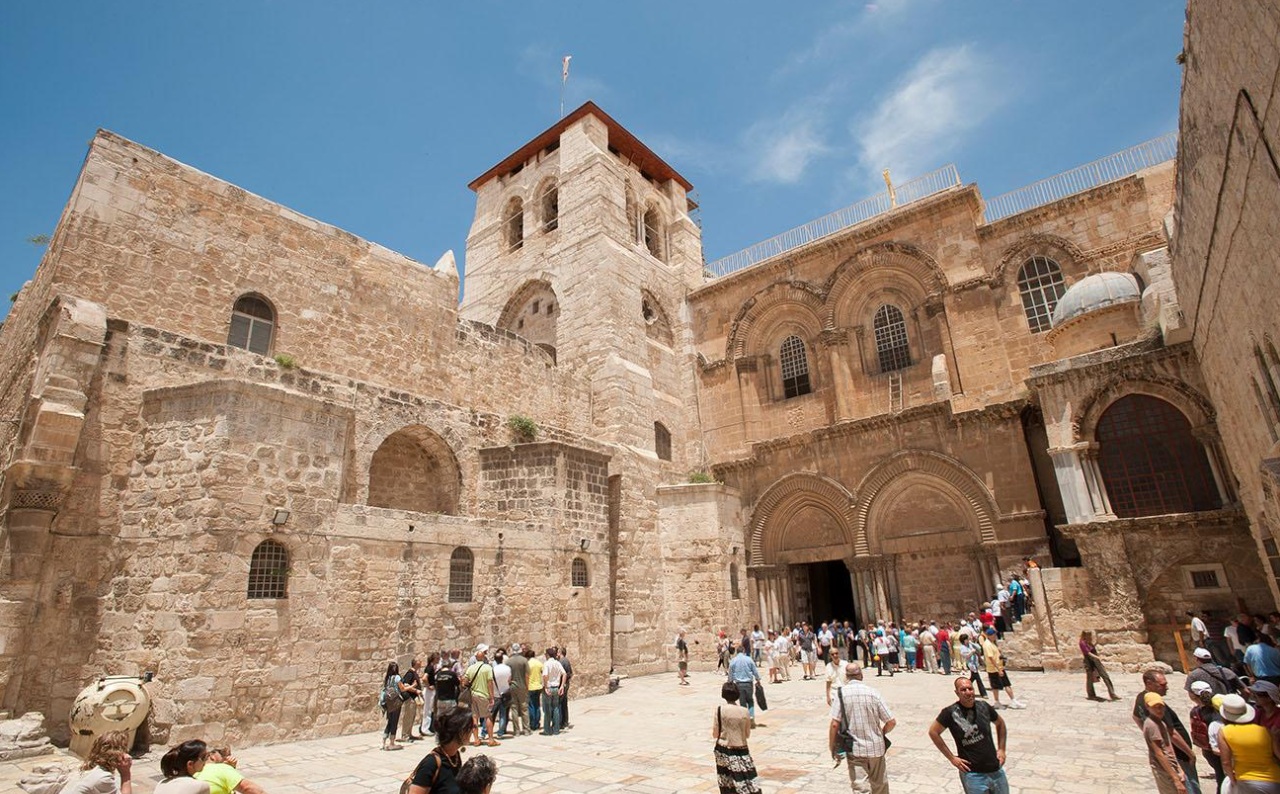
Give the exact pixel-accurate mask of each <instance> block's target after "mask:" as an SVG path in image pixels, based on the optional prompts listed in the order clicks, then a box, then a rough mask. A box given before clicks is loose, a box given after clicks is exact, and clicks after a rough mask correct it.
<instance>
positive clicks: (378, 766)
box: [0, 668, 1207, 794]
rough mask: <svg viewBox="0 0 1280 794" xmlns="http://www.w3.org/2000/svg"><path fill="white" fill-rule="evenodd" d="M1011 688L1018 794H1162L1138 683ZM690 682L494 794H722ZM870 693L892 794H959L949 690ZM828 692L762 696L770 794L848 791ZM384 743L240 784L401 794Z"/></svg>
mask: <svg viewBox="0 0 1280 794" xmlns="http://www.w3.org/2000/svg"><path fill="white" fill-rule="evenodd" d="M798 669H799V668H796V670H797V672H798ZM1012 677H1013V683H1014V688H1015V690H1016V692H1017V694H1018V698H1019V700H1021V701H1023V702H1024V703H1026V704H1027V708H1026V709H1024V710H1020V711H1011V710H1006V711H1004V712H1002V713H1003V714H1004V717H1005V720H1006V722H1007V723H1008V725H1009V742H1008V751H1009V759H1008V763H1007V765H1006V769H1007V771H1008V775H1009V780H1010V784H1011V789H1012V791H1013V792H1015V793H1016V794H1038V793H1039V792H1044V794H1049V793H1050V792H1053V793H1054V794H1073V793H1075V792H1078V793H1079V794H1106V793H1107V792H1116V794H1119V792H1124V794H1130V792H1133V791H1149V790H1154V788H1155V786H1154V783H1153V781H1152V779H1151V774H1150V772H1149V771H1148V767H1147V759H1146V750H1145V749H1144V747H1143V745H1142V738H1141V735H1140V734H1139V732H1138V731H1137V729H1136V728H1135V727H1134V725H1133V723H1132V722H1131V721H1130V719H1129V710H1130V708H1131V707H1132V705H1131V704H1132V703H1133V697H1134V695H1135V694H1136V693H1137V692H1138V691H1139V690H1140V689H1141V681H1140V678H1139V676H1137V675H1126V674H1119V675H1113V679H1114V680H1115V682H1116V686H1117V691H1118V693H1119V694H1120V695H1121V697H1122V700H1120V701H1119V702H1115V703H1110V702H1108V703H1097V702H1091V701H1088V700H1086V699H1085V698H1084V678H1083V676H1082V675H1080V674H1076V675H1070V674H1065V673H1026V672H1021V673H1018V672H1015V673H1012ZM690 681H691V683H692V686H687V687H682V686H679V685H678V684H677V681H676V675H675V673H669V674H664V675H656V676H646V677H643V678H633V679H627V680H625V681H623V683H622V687H621V688H620V689H619V690H618V691H617V692H614V693H612V694H609V695H602V696H598V697H592V698H586V699H583V700H575V701H573V702H572V706H571V709H570V710H571V712H572V714H571V716H572V720H573V726H574V727H573V729H572V730H569V731H566V732H564V733H562V734H560V735H559V736H556V737H546V736H539V735H534V736H527V737H518V738H515V739H509V740H507V741H504V742H503V743H502V746H501V747H497V748H482V749H484V751H485V752H487V753H490V754H491V755H492V756H493V758H494V759H495V760H496V761H497V763H498V782H497V784H496V785H495V786H494V788H493V791H494V792H495V794H506V793H508V792H524V791H535V790H536V791H539V792H542V794H555V793H556V792H590V791H635V792H649V793H650V794H658V793H659V792H707V791H716V780H715V767H714V763H713V761H712V754H711V745H712V740H711V733H710V731H711V720H712V716H713V714H714V710H715V706H716V704H717V703H718V702H719V690H720V683H721V681H722V679H721V678H720V677H719V676H717V675H715V674H714V673H711V672H697V673H694V674H692V675H691V677H690ZM866 682H867V683H869V684H871V685H872V686H873V687H875V688H876V689H878V690H879V691H880V692H881V693H882V694H883V695H884V697H885V699H886V700H887V701H888V703H889V707H890V709H891V710H892V711H893V712H894V716H895V717H896V718H897V720H898V727H897V729H896V730H895V731H894V732H893V733H892V734H891V738H892V739H893V747H892V748H891V749H890V750H889V756H888V769H889V782H890V788H891V790H892V791H894V792H898V793H901V792H929V794H936V792H946V791H959V790H960V786H959V782H958V780H957V777H956V773H955V772H954V770H953V768H952V767H951V766H950V765H949V764H948V763H947V762H946V760H945V759H944V758H943V757H942V755H941V754H939V753H938V752H937V750H936V749H935V748H934V747H933V744H932V743H931V742H930V741H929V737H928V735H927V733H926V731H927V730H928V727H929V725H930V723H931V722H932V720H933V718H934V716H936V715H937V713H938V711H939V710H940V709H941V708H942V707H943V706H945V705H947V704H949V703H951V702H952V701H953V700H954V697H953V694H952V688H951V687H952V684H951V680H950V679H948V678H945V677H943V676H941V675H929V674H926V673H915V674H912V675H907V674H899V675H897V676H895V677H893V678H889V677H887V676H886V677H884V678H876V677H875V676H874V673H872V674H871V675H870V676H869V677H868V678H867V679H866ZM1182 682H1183V677H1182V675H1181V674H1173V675H1171V676H1170V680H1169V690H1170V695H1171V701H1170V702H1171V703H1173V704H1175V705H1176V707H1177V708H1178V710H1179V712H1185V711H1186V710H1187V707H1188V705H1189V704H1188V703H1187V701H1186V699H1185V697H1184V696H1183V695H1182ZM823 688H824V687H823V683H822V682H820V681H801V680H799V678H798V676H796V677H794V678H793V680H792V681H790V682H787V683H783V684H777V685H767V684H766V689H767V695H768V699H769V704H770V709H769V710H768V711H767V712H764V713H763V714H761V715H759V716H758V717H757V719H758V721H759V722H762V723H763V726H762V727H760V728H758V729H757V730H756V731H754V732H753V733H752V736H751V742H750V743H751V752H752V755H753V756H754V758H755V761H756V766H757V767H758V769H759V771H760V782H761V787H762V789H763V790H764V791H765V792H767V793H768V794H784V793H788V792H805V794H819V793H821V792H847V791H849V782H848V776H847V773H846V771H845V767H844V766H843V765H841V766H840V768H839V769H833V768H832V761H831V759H830V757H829V756H828V754H827V750H826V741H827V740H826V736H827V725H828V718H827V707H826V705H825V698H824V694H823ZM380 738H381V737H380V735H379V734H378V733H363V734H356V735H351V736H342V737H337V738H331V739H316V740H310V741H300V742H291V743H287V744H276V745H267V746H259V747H249V748H245V749H244V750H243V751H239V752H237V753H236V755H237V756H238V757H239V759H240V769H241V771H242V772H243V773H244V774H245V776H246V777H248V778H249V779H250V780H253V781H255V782H257V783H259V784H261V785H263V786H264V787H265V788H266V790H267V792H268V793H269V794H308V793H309V792H317V793H322V794H371V793H372V792H390V794H394V793H395V792H396V791H397V790H398V787H399V785H400V782H401V780H403V779H404V777H405V776H406V775H407V774H408V773H409V772H410V771H411V770H412V769H413V767H414V765H415V764H416V763H417V761H418V759H419V758H420V757H421V756H422V755H423V754H424V753H425V752H426V751H427V749H429V748H427V747H425V746H424V745H425V743H424V742H418V743H415V744H410V745H409V746H408V747H407V748H406V749H404V750H402V751H399V752H384V751H381V750H380V749H379V742H380ZM948 742H950V739H949V737H948ZM60 752H62V753H65V751H60ZM162 752H163V748H157V750H153V751H152V753H151V754H149V755H148V756H147V757H146V758H144V759H141V760H139V761H136V762H135V763H134V767H133V768H134V788H133V790H134V792H135V794H151V792H152V790H153V788H154V787H155V784H156V782H157V781H158V779H159V756H160V754H161V753H162ZM469 752H475V750H469ZM56 760H68V761H69V760H70V759H66V758H64V757H63V756H58V757H54V756H44V757H43V758H35V759H24V760H22V761H18V762H10V763H0V791H5V792H7V791H15V792H16V791H19V789H18V787H17V781H18V780H19V779H20V778H21V777H22V776H23V775H24V774H26V772H27V771H29V770H30V769H31V768H32V767H33V766H35V765H37V764H42V763H43V764H47V763H50V762H51V761H56ZM1202 766H1203V762H1202ZM1206 772H1207V770H1206V769H1202V770H1201V773H1202V774H1204V773H1206Z"/></svg>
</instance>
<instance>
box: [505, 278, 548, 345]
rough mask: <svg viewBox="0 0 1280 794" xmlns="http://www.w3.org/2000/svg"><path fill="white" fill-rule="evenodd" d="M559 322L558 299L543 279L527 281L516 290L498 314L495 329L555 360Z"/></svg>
mask: <svg viewBox="0 0 1280 794" xmlns="http://www.w3.org/2000/svg"><path fill="white" fill-rule="evenodd" d="M559 321H560V300H559V298H558V297H557V296H556V291H555V289H553V288H552V286H551V283H550V282H548V281H545V280H543V279H533V280H530V281H526V282H525V283H524V284H523V285H522V286H521V287H520V289H518V290H516V291H515V293H514V294H513V295H512V296H511V298H510V299H509V300H508V301H507V304H506V306H504V307H503V309H502V313H501V314H500V315H498V323H497V326H498V327H499V328H501V329H503V330H504V331H510V332H511V333H513V334H517V335H519V336H522V337H524V338H525V339H527V340H529V341H530V342H532V343H533V344H534V345H537V346H538V347H539V348H541V349H543V350H545V351H547V354H548V355H550V356H551V360H552V361H555V358H556V352H555V351H556V335H557V332H556V328H557V325H558V324H559Z"/></svg>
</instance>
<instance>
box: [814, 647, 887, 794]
mask: <svg viewBox="0 0 1280 794" xmlns="http://www.w3.org/2000/svg"><path fill="white" fill-rule="evenodd" d="M845 677H846V678H847V679H848V681H849V683H847V684H845V685H844V686H842V687H840V688H839V689H837V690H836V696H835V697H834V698H832V699H831V727H830V729H829V730H828V733H827V742H828V744H829V746H830V749H831V756H832V757H833V758H839V757H840V756H839V753H840V752H845V763H846V764H847V765H848V767H849V787H850V788H851V789H852V790H853V791H855V792H865V791H867V790H868V783H870V791H871V794H889V779H888V773H887V771H886V770H885V763H884V754H885V751H886V750H887V749H888V743H887V742H888V740H887V739H886V738H885V734H887V733H888V732H889V731H891V730H893V728H894V726H895V725H897V724H898V723H897V720H895V719H894V718H893V713H892V712H890V711H889V707H888V705H886V704H885V702H884V698H883V697H881V696H880V693H879V692H877V691H875V690H874V689H872V688H871V687H869V686H867V685H866V684H864V683H862V665H860V664H858V663H857V662H848V663H847V664H845ZM841 725H843V726H844V727H845V728H846V730H847V731H848V734H849V736H850V737H851V739H852V741H851V743H850V746H849V747H848V748H847V749H846V748H842V747H841V746H840V727H841ZM858 770H862V772H863V774H864V775H865V777H866V778H867V780H865V781H859V780H858Z"/></svg>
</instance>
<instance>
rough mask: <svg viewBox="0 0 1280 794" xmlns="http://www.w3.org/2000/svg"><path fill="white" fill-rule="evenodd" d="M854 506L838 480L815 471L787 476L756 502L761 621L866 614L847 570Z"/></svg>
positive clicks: (754, 556)
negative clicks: (852, 509)
mask: <svg viewBox="0 0 1280 794" xmlns="http://www.w3.org/2000/svg"><path fill="white" fill-rule="evenodd" d="M852 503H853V500H852V497H851V496H850V494H849V492H848V491H846V490H845V489H844V487H843V486H841V485H840V484H839V483H836V482H834V481H832V480H829V479H826V478H824V477H819V476H816V475H809V474H800V475H791V476H789V477H784V478H782V479H781V480H779V481H778V482H776V483H774V484H773V485H772V486H771V487H770V488H769V489H768V490H767V491H766V492H765V494H764V496H763V497H761V499H760V500H759V502H757V504H756V508H755V510H754V513H753V520H752V535H751V555H750V558H749V560H748V562H749V568H748V573H749V574H750V575H751V578H752V580H753V582H754V584H755V588H756V593H757V598H758V602H759V603H758V614H759V615H760V618H761V622H762V623H763V624H766V625H768V626H772V627H782V626H788V625H791V624H793V623H795V622H796V621H808V622H817V623H821V622H823V621H830V620H841V621H844V620H848V621H850V622H853V621H857V620H862V619H865V618H866V617H867V616H868V615H867V614H864V613H865V612H866V610H865V608H864V607H863V606H862V605H860V604H859V603H858V599H857V598H856V596H855V590H854V586H853V578H852V574H851V571H850V568H849V560H850V559H851V558H852V556H853V537H854V535H853V531H852V514H851V512H850V509H851V507H852Z"/></svg>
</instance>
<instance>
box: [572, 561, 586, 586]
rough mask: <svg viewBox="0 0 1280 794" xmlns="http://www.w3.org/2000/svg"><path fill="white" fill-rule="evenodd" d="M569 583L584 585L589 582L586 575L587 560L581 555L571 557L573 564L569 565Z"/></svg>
mask: <svg viewBox="0 0 1280 794" xmlns="http://www.w3.org/2000/svg"><path fill="white" fill-rule="evenodd" d="M569 584H570V585H572V586H574V587H586V586H588V585H589V584H591V580H590V579H589V578H588V577H587V561H586V560H584V559H582V558H581V557H574V558H573V564H572V565H571V566H570V567H569Z"/></svg>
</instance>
